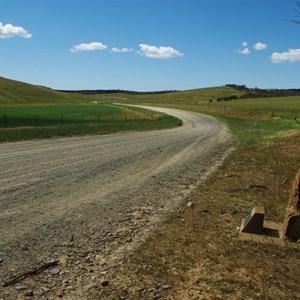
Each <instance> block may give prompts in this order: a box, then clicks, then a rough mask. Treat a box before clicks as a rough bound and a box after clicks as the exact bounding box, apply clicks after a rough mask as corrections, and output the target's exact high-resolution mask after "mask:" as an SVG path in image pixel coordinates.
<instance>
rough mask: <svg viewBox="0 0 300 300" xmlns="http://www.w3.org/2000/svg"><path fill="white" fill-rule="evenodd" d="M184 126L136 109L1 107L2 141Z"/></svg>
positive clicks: (101, 106) (120, 107)
mask: <svg viewBox="0 0 300 300" xmlns="http://www.w3.org/2000/svg"><path fill="white" fill-rule="evenodd" d="M178 125H181V121H180V120H179V119H177V118H173V117H170V116H167V115H165V114H162V113H157V112H151V111H148V110H144V109H139V108H133V107H130V108H129V107H122V106H113V105H80V106H79V105H61V106H60V105H55V106H54V105H52V106H15V107H4V108H3V107H2V108H0V142H4V141H17V140H27V139H37V138H50V137H55V136H68V135H84V134H104V133H112V132H120V131H137V130H154V129H164V128H171V127H174V126H178Z"/></svg>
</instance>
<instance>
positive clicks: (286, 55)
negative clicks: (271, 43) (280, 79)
mask: <svg viewBox="0 0 300 300" xmlns="http://www.w3.org/2000/svg"><path fill="white" fill-rule="evenodd" d="M270 59H271V61H272V62H273V63H275V64H276V63H277V64H280V63H285V62H291V63H295V62H298V61H300V49H289V51H287V52H281V53H279V52H274V53H273V54H272V55H271V56H270Z"/></svg>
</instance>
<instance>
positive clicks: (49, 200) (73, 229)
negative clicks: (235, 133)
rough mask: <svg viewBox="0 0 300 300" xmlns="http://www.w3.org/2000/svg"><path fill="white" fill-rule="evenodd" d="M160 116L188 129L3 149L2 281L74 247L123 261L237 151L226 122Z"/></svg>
mask: <svg viewBox="0 0 300 300" xmlns="http://www.w3.org/2000/svg"><path fill="white" fill-rule="evenodd" d="M151 109H152V110H159V111H162V112H165V113H168V114H171V115H173V116H176V117H178V118H180V119H182V121H183V126H180V127H177V128H174V129H168V130H161V131H148V132H128V133H120V134H111V135H93V136H84V137H67V138H58V139H47V140H37V141H25V142H17V143H2V144H0V169H1V174H0V234H1V238H0V282H5V280H7V279H8V278H11V277H12V276H13V274H17V273H18V272H21V271H24V270H28V268H29V269H30V268H32V266H35V265H38V264H39V263H40V262H41V261H46V260H48V259H50V258H56V257H59V256H60V255H62V254H63V253H66V251H69V252H71V250H70V247H72V246H74V247H75V246H76V247H77V248H76V249H77V250H76V251H77V253H78V251H83V250H82V249H85V251H86V250H87V249H89V251H90V252H92V253H94V254H95V255H96V254H97V253H100V251H102V252H101V253H102V254H103V251H104V253H106V254H107V255H115V256H116V255H117V254H116V253H121V252H122V251H121V250H120V249H124V244H126V245H127V244H130V245H131V247H133V246H132V245H134V241H135V239H138V238H143V237H144V236H145V233H146V232H147V231H149V230H150V229H151V228H153V226H154V225H155V224H157V222H159V221H161V220H162V219H163V218H164V217H165V216H166V215H168V214H170V213H171V212H172V209H173V208H174V207H176V206H177V205H178V204H179V203H180V202H181V201H183V200H184V199H186V197H187V196H188V195H189V193H190V192H191V191H192V190H193V189H194V187H195V186H196V185H197V184H198V183H199V181H201V180H203V179H204V178H205V177H206V176H207V175H208V174H210V173H211V172H212V171H213V169H214V168H215V167H216V165H217V164H218V163H220V162H221V161H222V159H223V158H224V155H225V153H226V152H228V149H229V148H230V146H231V141H232V139H231V136H230V134H229V133H228V130H227V129H226V128H225V127H224V126H223V125H222V124H221V123H220V122H218V121H217V120H216V119H214V118H212V117H209V116H204V115H200V114H197V113H193V112H187V111H181V110H175V109H168V108H151ZM120 224H123V225H122V227H121V225H120ZM122 230H123V231H122ZM121 231H122V232H123V233H124V234H121V233H120V232H121ZM107 236H110V237H112V238H111V239H109V240H108V239H107V238H106V237H107ZM104 243H105V245H104ZM68 247H69V248H68ZM66 248H68V249H67V250H66ZM72 249H73V248H72ZM78 249H81V250H78ZM91 249H92V250H91ZM103 249H104V250H103ZM73 250H74V249H73ZM73 250H72V251H73ZM74 251H75V250H74ZM76 251H75V252H76ZM97 251H98V252H97ZM72 253H73V252H72ZM95 255H94V256H95ZM96 256H97V255H96ZM98 258H99V255H98ZM74 272H75V271H74ZM75 273H76V272H75ZM0 298H1V290H0Z"/></svg>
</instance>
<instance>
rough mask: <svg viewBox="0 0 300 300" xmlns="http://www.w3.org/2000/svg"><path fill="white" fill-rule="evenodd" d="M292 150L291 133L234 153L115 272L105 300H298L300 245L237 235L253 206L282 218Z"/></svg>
mask: <svg viewBox="0 0 300 300" xmlns="http://www.w3.org/2000/svg"><path fill="white" fill-rule="evenodd" d="M299 149H300V134H299V132H298V133H297V134H293V135H287V136H285V137H281V138H280V139H279V138H273V139H271V140H270V139H268V140H265V141H260V142H259V143H257V144H251V145H248V146H247V147H244V148H242V149H239V150H237V151H236V152H235V153H234V154H233V155H231V157H230V158H228V159H227V161H226V162H225V164H224V165H223V166H222V167H221V168H220V169H219V170H218V171H217V172H216V173H215V174H214V175H213V176H211V177H210V178H209V180H208V181H207V182H206V183H205V184H204V185H201V186H199V188H198V189H197V190H196V191H195V193H194V195H193V196H192V198H191V199H189V200H188V201H192V202H193V206H192V207H190V208H189V207H188V206H186V205H182V207H180V208H178V210H177V211H176V212H175V213H174V214H173V216H172V218H170V219H168V220H167V221H166V222H165V223H164V224H162V225H161V227H160V228H158V229H157V230H156V231H155V232H154V233H153V234H152V236H151V237H150V238H149V239H147V241H146V242H145V243H144V244H143V245H142V246H141V247H140V248H139V249H137V250H136V252H135V253H134V254H133V255H132V256H130V257H129V258H127V259H126V260H125V261H123V263H122V265H121V266H120V267H118V268H117V269H116V270H115V272H114V273H113V274H112V275H111V276H112V277H114V280H112V281H113V282H114V283H115V284H114V285H113V286H112V287H111V290H110V291H109V293H108V294H107V295H106V297H107V299H159V298H160V299H181V300H184V299H300V285H299V282H300V281H299V278H300V246H299V244H287V245H285V246H277V245H275V244H259V243H255V242H248V241H241V240H239V237H238V227H239V226H240V222H241V219H242V218H243V217H244V216H245V214H247V213H248V212H249V211H250V210H251V209H252V208H253V206H255V205H259V204H262V205H264V207H265V210H266V216H267V218H269V219H271V220H272V221H279V222H281V221H283V217H284V213H285V207H286V205H287V202H288V197H289V192H290V187H291V184H292V180H293V177H294V174H295V173H296V171H297V169H298V168H299V165H300V151H299ZM251 185H252V186H254V185H257V186H262V187H257V188H251V189H249V186H251ZM164 285H165V286H164ZM167 285H170V286H171V288H169V287H168V286H167Z"/></svg>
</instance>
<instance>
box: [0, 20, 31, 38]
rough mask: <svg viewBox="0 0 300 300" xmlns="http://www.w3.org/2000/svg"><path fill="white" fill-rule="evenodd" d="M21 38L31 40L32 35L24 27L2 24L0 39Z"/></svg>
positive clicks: (0, 26)
mask: <svg viewBox="0 0 300 300" xmlns="http://www.w3.org/2000/svg"><path fill="white" fill-rule="evenodd" d="M15 36H19V37H22V38H25V39H30V38H31V37H32V35H31V34H30V33H28V31H27V30H25V29H24V28H23V27H18V26H13V25H12V24H6V25H3V24H2V23H1V22H0V39H7V38H11V37H15Z"/></svg>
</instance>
